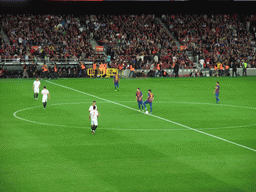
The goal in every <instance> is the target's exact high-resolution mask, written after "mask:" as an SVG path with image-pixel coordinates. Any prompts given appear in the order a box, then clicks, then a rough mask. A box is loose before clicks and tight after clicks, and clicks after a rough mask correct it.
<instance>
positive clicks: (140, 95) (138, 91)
mask: <svg viewBox="0 0 256 192" xmlns="http://www.w3.org/2000/svg"><path fill="white" fill-rule="evenodd" d="M142 97H143V95H142V92H141V91H140V88H137V92H136V101H137V102H138V106H139V111H141V110H140V106H141V107H142V110H143V99H142Z"/></svg>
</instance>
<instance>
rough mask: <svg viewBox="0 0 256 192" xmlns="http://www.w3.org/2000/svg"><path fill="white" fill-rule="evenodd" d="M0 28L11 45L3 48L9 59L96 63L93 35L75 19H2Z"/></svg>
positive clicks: (58, 16) (49, 17)
mask: <svg viewBox="0 0 256 192" xmlns="http://www.w3.org/2000/svg"><path fill="white" fill-rule="evenodd" d="M1 18H2V20H1V25H2V28H3V30H4V32H5V34H6V35H7V37H8V38H9V40H10V45H9V44H7V43H5V44H3V45H2V46H1V50H0V55H1V56H2V58H7V59H12V58H15V59H18V60H19V59H25V60H28V59H35V61H36V60H46V61H49V60H58V59H71V60H75V61H77V60H83V59H97V58H99V57H101V56H100V55H99V54H96V53H95V52H94V51H93V49H92V46H91V44H90V35H89V34H88V33H86V31H85V30H84V29H83V27H82V26H81V24H80V22H79V20H78V19H76V18H74V17H73V15H32V14H18V15H12V14H7V15H2V17H1Z"/></svg>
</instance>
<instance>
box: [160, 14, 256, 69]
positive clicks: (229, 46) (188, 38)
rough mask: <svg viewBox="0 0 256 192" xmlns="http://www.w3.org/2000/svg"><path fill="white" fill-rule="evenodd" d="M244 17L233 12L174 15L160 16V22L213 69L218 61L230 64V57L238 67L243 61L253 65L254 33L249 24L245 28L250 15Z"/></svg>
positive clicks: (250, 65)
mask: <svg viewBox="0 0 256 192" xmlns="http://www.w3.org/2000/svg"><path fill="white" fill-rule="evenodd" d="M243 17H244V16H241V15H236V14H233V15H228V14H208V15H207V14H205V15H198V14H192V15H187V14H176V15H162V21H163V22H164V23H165V24H166V25H167V26H168V28H169V30H170V31H171V32H172V33H173V35H174V36H175V37H176V38H177V39H178V40H179V42H180V43H181V44H182V45H187V46H188V50H191V51H193V52H196V53H197V54H199V55H200V58H203V59H204V60H207V62H208V64H207V65H206V67H208V68H213V66H214V65H215V64H216V63H217V62H224V63H226V64H228V65H229V66H231V64H230V58H231V57H233V58H235V60H236V61H237V62H238V63H239V66H240V67H241V63H242V61H246V60H247V61H248V65H249V67H255V36H253V35H252V34H251V32H250V30H249V29H250V27H248V28H247V21H246V19H247V20H248V19H249V18H248V17H247V18H243ZM252 18H253V19H252ZM252 18H251V19H250V20H253V21H254V20H255V17H252ZM254 23H255V22H254ZM251 29H253V27H252V28H251ZM254 31H255V28H254Z"/></svg>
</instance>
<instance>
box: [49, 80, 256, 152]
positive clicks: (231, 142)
mask: <svg viewBox="0 0 256 192" xmlns="http://www.w3.org/2000/svg"><path fill="white" fill-rule="evenodd" d="M46 81H47V82H48V83H51V84H53V85H56V86H59V87H63V88H65V89H69V90H72V91H75V92H78V93H81V94H84V95H88V96H91V97H95V98H97V99H100V100H103V101H106V102H109V103H113V104H115V105H119V106H122V107H125V108H127V109H131V110H133V111H137V109H134V108H132V107H129V106H126V105H123V104H120V103H116V102H114V101H111V100H108V99H104V98H101V97H98V96H96V95H92V94H90V93H86V92H83V91H79V90H76V89H73V88H71V87H67V86H64V85H61V84H58V83H53V82H51V81H48V80H46ZM137 112H138V111H137ZM148 115H149V116H152V117H155V118H157V119H161V120H163V121H167V122H170V123H173V124H175V125H179V126H181V127H184V128H187V129H189V130H192V131H195V132H198V133H201V134H203V135H207V136H210V137H213V138H215V139H219V140H221V141H225V142H227V143H230V144H233V145H236V146H239V147H242V148H244V149H248V150H250V151H253V152H256V149H253V148H250V147H247V146H245V145H241V144H239V143H235V142H233V141H229V140H227V139H224V138H221V137H218V136H215V135H212V134H209V133H206V132H203V131H200V130H197V129H194V128H192V127H189V126H186V125H183V124H180V123H178V122H175V121H171V120H169V119H165V118H162V117H160V116H156V115H152V114H148Z"/></svg>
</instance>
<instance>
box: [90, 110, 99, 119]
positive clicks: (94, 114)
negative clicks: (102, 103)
mask: <svg viewBox="0 0 256 192" xmlns="http://www.w3.org/2000/svg"><path fill="white" fill-rule="evenodd" d="M90 115H91V120H92V121H97V118H98V115H99V112H98V111H97V110H96V109H95V110H92V111H91V112H90Z"/></svg>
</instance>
